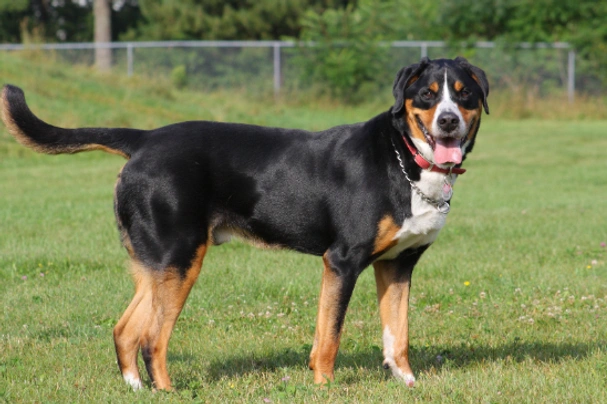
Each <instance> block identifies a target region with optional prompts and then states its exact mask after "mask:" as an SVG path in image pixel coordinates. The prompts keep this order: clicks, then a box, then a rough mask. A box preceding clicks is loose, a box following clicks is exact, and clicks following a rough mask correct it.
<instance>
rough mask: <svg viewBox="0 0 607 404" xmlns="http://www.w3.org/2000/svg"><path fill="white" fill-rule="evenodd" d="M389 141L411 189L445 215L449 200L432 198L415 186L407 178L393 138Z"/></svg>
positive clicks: (448, 209)
mask: <svg viewBox="0 0 607 404" xmlns="http://www.w3.org/2000/svg"><path fill="white" fill-rule="evenodd" d="M390 141H391V142H392V147H393V148H394V152H395V153H396V158H397V159H398V164H399V165H400V169H401V171H402V172H403V174H405V178H406V179H407V181H409V185H411V189H413V190H414V191H415V193H416V194H417V195H419V197H420V198H421V199H422V201H424V202H426V203H428V204H430V205H432V206H434V207H435V208H436V210H438V211H439V212H440V213H442V214H444V215H446V214H447V213H449V211H450V210H451V206H450V205H449V202H447V201H445V200H444V199H440V200H437V199H432V198H430V197H429V196H427V195H426V194H424V192H423V191H422V190H421V189H420V188H419V187H418V186H417V185H415V183H414V182H413V181H412V180H411V178H409V174H407V170H405V164H404V163H403V160H402V159H401V158H400V153H399V152H398V150H396V145H395V144H394V140H393V139H390ZM446 181H447V176H445V182H446ZM449 186H451V184H449Z"/></svg>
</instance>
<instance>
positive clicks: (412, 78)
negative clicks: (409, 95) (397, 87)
mask: <svg viewBox="0 0 607 404" xmlns="http://www.w3.org/2000/svg"><path fill="white" fill-rule="evenodd" d="M418 79H419V76H413V77H411V78H410V79H409V81H408V82H407V84H406V85H405V88H407V87H409V86H410V85H411V84H413V83H415V82H416V81H417V80H418Z"/></svg>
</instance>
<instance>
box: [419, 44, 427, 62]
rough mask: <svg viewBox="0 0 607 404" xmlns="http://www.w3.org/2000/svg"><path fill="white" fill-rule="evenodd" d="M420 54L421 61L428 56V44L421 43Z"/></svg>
mask: <svg viewBox="0 0 607 404" xmlns="http://www.w3.org/2000/svg"><path fill="white" fill-rule="evenodd" d="M421 52H422V55H421V58H422V59H423V58H425V57H426V56H428V44H427V43H425V42H422V45H421Z"/></svg>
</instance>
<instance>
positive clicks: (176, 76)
mask: <svg viewBox="0 0 607 404" xmlns="http://www.w3.org/2000/svg"><path fill="white" fill-rule="evenodd" d="M171 82H172V83H173V85H174V86H175V87H177V88H179V89H182V88H184V87H185V86H186V85H187V84H188V72H187V71H186V68H185V66H184V65H179V66H176V67H174V68H173V70H172V71H171Z"/></svg>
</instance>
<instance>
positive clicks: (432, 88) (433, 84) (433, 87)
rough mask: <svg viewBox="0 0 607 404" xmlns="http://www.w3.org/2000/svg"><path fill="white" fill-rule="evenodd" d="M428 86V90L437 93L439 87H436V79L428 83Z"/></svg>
mask: <svg viewBox="0 0 607 404" xmlns="http://www.w3.org/2000/svg"><path fill="white" fill-rule="evenodd" d="M428 88H429V89H430V90H432V91H434V92H435V93H438V88H439V87H438V83H437V82H436V81H435V82H433V83H432V84H430V85H429V86H428Z"/></svg>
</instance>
